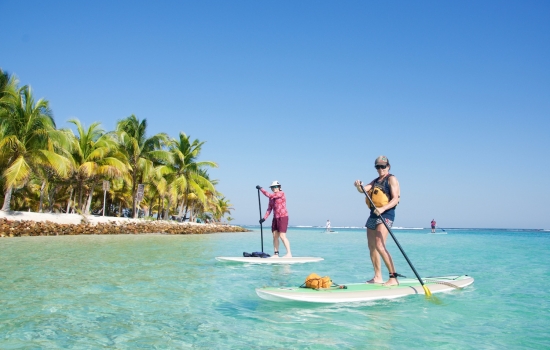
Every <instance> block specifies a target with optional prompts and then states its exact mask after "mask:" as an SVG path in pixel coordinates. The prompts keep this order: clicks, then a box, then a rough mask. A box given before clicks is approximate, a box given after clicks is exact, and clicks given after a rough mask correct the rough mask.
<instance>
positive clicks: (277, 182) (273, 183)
mask: <svg viewBox="0 0 550 350" xmlns="http://www.w3.org/2000/svg"><path fill="white" fill-rule="evenodd" d="M273 186H281V184H280V183H279V181H277V180H275V181H273V182H272V183H271V186H269V187H273Z"/></svg>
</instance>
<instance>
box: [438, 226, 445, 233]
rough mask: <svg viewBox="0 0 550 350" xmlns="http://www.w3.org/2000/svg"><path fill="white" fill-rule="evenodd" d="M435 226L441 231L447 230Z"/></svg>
mask: <svg viewBox="0 0 550 350" xmlns="http://www.w3.org/2000/svg"><path fill="white" fill-rule="evenodd" d="M437 228H438V229H440V230H441V231H443V232H447V231H445V230H444V229H442V228H441V227H439V226H437Z"/></svg>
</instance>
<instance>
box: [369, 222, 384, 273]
mask: <svg viewBox="0 0 550 350" xmlns="http://www.w3.org/2000/svg"><path fill="white" fill-rule="evenodd" d="M367 243H368V246H369V253H370V260H371V261H372V267H373V268H374V277H373V278H371V279H370V280H368V281H367V283H383V282H384V280H383V279H382V267H381V265H380V254H378V251H377V250H376V230H371V229H370V228H367Z"/></svg>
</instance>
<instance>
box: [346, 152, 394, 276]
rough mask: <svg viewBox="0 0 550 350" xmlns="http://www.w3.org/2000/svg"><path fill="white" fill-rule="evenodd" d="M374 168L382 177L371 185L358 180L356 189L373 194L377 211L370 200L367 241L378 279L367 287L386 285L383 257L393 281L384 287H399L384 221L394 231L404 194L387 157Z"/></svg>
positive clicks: (383, 157) (375, 164) (379, 158)
mask: <svg viewBox="0 0 550 350" xmlns="http://www.w3.org/2000/svg"><path fill="white" fill-rule="evenodd" d="M374 167H375V168H376V171H377V172H378V177H377V178H376V179H374V180H372V181H371V182H370V183H369V184H368V185H366V186H363V184H362V182H361V181H360V180H356V181H355V183H354V185H355V188H356V189H357V191H359V192H360V193H363V190H362V189H361V186H363V189H364V190H365V192H367V193H368V194H369V196H370V197H371V199H372V201H373V202H374V207H372V208H370V207H371V205H370V202H369V201H368V199H367V198H365V200H366V201H367V205H368V206H369V208H370V216H369V218H368V220H367V223H366V224H365V226H366V227H367V241H368V246H369V252H370V258H371V261H372V266H373V268H374V277H373V278H372V279H370V280H368V281H367V283H383V282H384V281H383V279H382V266H381V262H380V257H382V260H384V263H385V264H386V267H387V268H388V271H389V272H390V278H389V279H388V280H387V281H386V282H385V283H384V285H385V286H394V285H398V284H399V282H398V281H397V276H398V274H397V272H395V266H394V265H393V260H392V258H391V255H390V252H389V251H388V250H387V249H386V240H387V238H388V233H389V232H388V230H387V229H386V226H384V224H383V222H382V218H383V219H384V221H385V222H386V225H388V227H389V228H391V227H392V225H393V222H394V221H395V207H396V206H397V204H398V203H399V197H400V195H401V191H400V189H399V182H398V181H397V178H396V177H395V176H394V175H392V174H390V169H391V166H390V161H389V160H388V158H387V157H386V156H379V157H378V158H376V159H375V161H374Z"/></svg>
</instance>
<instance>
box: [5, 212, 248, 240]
mask: <svg viewBox="0 0 550 350" xmlns="http://www.w3.org/2000/svg"><path fill="white" fill-rule="evenodd" d="M221 232H249V230H247V229H245V228H242V227H240V226H233V225H228V224H199V223H194V222H177V221H170V220H159V221H156V220H144V219H131V218H118V217H111V216H95V215H80V214H64V213H36V212H24V211H23V212H22V211H10V212H4V211H0V237H25V236H59V235H82V234H84V235H94V234H96V235H97V234H99V235H109V234H147V233H156V234H158V233H164V234H206V233H221Z"/></svg>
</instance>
